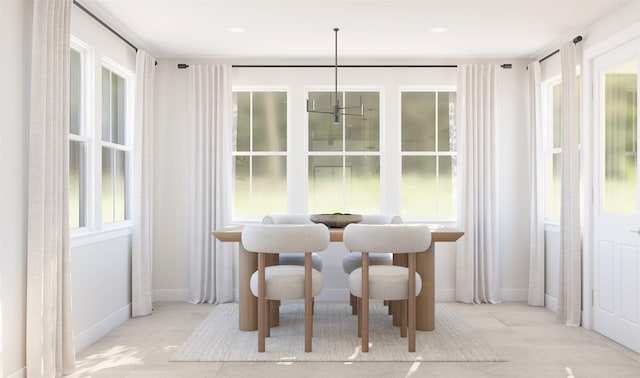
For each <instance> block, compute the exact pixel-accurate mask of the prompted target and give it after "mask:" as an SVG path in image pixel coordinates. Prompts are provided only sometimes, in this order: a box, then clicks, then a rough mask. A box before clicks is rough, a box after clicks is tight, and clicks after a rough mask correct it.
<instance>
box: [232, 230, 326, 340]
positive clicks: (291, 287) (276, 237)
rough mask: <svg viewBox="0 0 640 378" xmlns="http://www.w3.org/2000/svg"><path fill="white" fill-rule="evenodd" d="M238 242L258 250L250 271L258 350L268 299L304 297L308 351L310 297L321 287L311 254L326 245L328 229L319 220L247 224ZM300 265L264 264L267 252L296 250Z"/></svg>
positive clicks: (265, 333)
mask: <svg viewBox="0 0 640 378" xmlns="http://www.w3.org/2000/svg"><path fill="white" fill-rule="evenodd" d="M242 245H243V246H244V248H245V249H246V250H247V252H254V253H257V254H258V270H257V271H256V272H255V273H253V275H251V283H250V287H251V292H252V293H253V295H255V296H256V297H258V352H264V351H265V338H266V337H267V336H269V333H270V325H269V316H268V314H269V311H268V308H267V305H268V301H270V300H287V299H304V322H305V332H304V340H305V349H304V350H305V352H311V338H312V336H313V317H312V298H313V297H314V296H316V295H319V294H320V292H321V291H322V287H323V280H322V274H321V273H320V272H319V271H318V270H316V269H313V267H312V266H311V254H312V253H313V252H320V251H324V250H325V249H327V247H328V246H329V229H328V228H327V227H326V226H325V225H323V224H295V225H291V224H287V225H285V224H267V225H263V224H249V225H246V226H245V227H244V229H243V231H242ZM300 251H304V256H305V263H304V266H299V265H273V266H268V267H267V266H265V265H266V264H265V262H266V255H267V254H286V253H300Z"/></svg>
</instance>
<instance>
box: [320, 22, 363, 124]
mask: <svg viewBox="0 0 640 378" xmlns="http://www.w3.org/2000/svg"><path fill="white" fill-rule="evenodd" d="M338 30H340V29H338V28H334V29H333V31H334V32H335V33H336V55H335V67H334V69H335V101H336V102H335V105H333V106H332V107H331V109H321V110H319V109H316V101H315V100H311V102H309V100H308V99H307V112H309V113H325V114H331V120H332V122H333V123H340V116H341V115H352V116H358V117H362V116H364V104H363V103H362V96H360V105H357V106H340V99H339V98H338ZM349 109H359V113H349V112H348V111H349Z"/></svg>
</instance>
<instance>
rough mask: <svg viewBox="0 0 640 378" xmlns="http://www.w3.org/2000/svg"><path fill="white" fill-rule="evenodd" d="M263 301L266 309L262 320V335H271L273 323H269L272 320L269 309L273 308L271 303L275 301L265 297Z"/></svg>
mask: <svg viewBox="0 0 640 378" xmlns="http://www.w3.org/2000/svg"><path fill="white" fill-rule="evenodd" d="M265 302H266V305H265V308H266V311H265V312H264V317H265V318H266V319H265V320H264V324H265V326H264V328H265V330H264V336H265V337H271V327H272V326H273V324H271V322H272V320H271V319H273V316H272V312H271V311H272V309H273V305H274V302H275V301H270V300H268V299H267V300H266V301H265Z"/></svg>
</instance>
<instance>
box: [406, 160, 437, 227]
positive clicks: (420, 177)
mask: <svg viewBox="0 0 640 378" xmlns="http://www.w3.org/2000/svg"><path fill="white" fill-rule="evenodd" d="M437 198H438V192H437V184H436V157H435V156H404V157H402V215H403V216H410V217H411V216H413V217H415V216H422V217H426V216H436V215H438V207H437V202H438V201H437Z"/></svg>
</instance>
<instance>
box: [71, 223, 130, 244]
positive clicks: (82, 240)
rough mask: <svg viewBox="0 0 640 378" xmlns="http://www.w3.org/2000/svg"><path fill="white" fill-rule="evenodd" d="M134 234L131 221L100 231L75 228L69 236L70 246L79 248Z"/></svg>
mask: <svg viewBox="0 0 640 378" xmlns="http://www.w3.org/2000/svg"><path fill="white" fill-rule="evenodd" d="M132 234H133V227H132V225H131V222H123V223H121V224H118V225H117V226H116V225H114V226H111V227H109V228H105V229H103V230H99V231H89V230H74V231H73V232H72V233H71V235H70V236H69V247H70V248H77V247H82V246H85V245H91V244H96V243H100V242H103V241H107V240H111V239H116V238H121V237H123V236H129V235H132Z"/></svg>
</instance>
